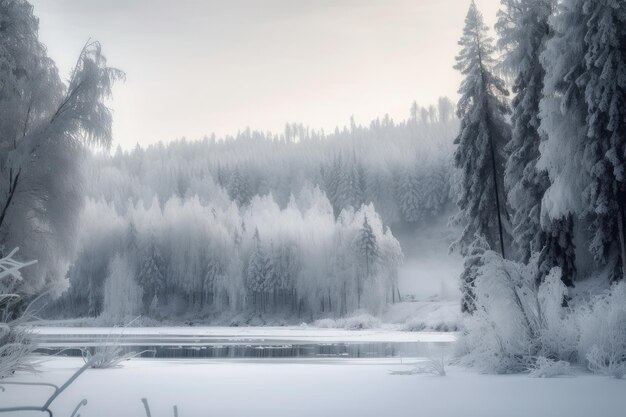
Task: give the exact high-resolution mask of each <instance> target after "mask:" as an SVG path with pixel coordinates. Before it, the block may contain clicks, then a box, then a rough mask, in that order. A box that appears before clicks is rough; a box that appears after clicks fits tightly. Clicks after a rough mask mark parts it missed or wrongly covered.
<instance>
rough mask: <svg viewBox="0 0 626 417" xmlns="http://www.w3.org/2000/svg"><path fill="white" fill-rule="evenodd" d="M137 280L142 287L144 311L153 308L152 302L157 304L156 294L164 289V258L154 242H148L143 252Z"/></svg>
mask: <svg viewBox="0 0 626 417" xmlns="http://www.w3.org/2000/svg"><path fill="white" fill-rule="evenodd" d="M137 281H138V282H139V285H140V286H141V288H142V289H143V305H144V309H145V311H150V310H153V309H152V308H151V306H152V304H155V305H157V304H158V302H157V301H156V300H158V294H159V293H161V292H162V291H163V290H164V289H165V259H164V258H163V255H162V254H161V251H160V250H159V247H158V246H157V245H156V244H155V243H154V242H151V243H150V246H149V247H148V248H147V249H146V251H145V253H144V256H143V260H142V263H141V265H140V267H139V274H138V275H137ZM152 312H153V311H152Z"/></svg>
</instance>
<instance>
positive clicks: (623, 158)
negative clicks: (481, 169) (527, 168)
mask: <svg viewBox="0 0 626 417" xmlns="http://www.w3.org/2000/svg"><path fill="white" fill-rule="evenodd" d="M582 12H583V14H584V17H583V22H584V23H585V27H584V30H585V35H584V45H585V49H584V52H585V55H584V61H583V63H584V69H583V71H582V74H581V75H580V77H579V79H578V80H577V83H578V84H579V85H580V86H584V94H585V95H584V97H585V103H586V105H587V118H586V121H587V126H586V127H587V130H586V133H587V137H586V138H585V141H584V142H583V144H584V151H583V155H584V164H585V166H586V167H587V169H588V171H589V177H590V181H589V184H588V185H587V187H586V189H585V193H584V195H585V198H586V199H588V202H589V203H588V206H587V207H586V214H588V215H589V216H590V217H591V218H592V223H591V230H592V231H593V232H594V233H593V237H592V242H591V250H592V252H593V253H594V255H595V256H596V258H597V259H599V260H602V261H610V260H611V259H612V258H619V259H620V264H621V271H620V272H621V277H622V278H626V49H625V48H626V46H625V45H626V4H625V3H624V2H623V1H616V0H595V1H586V2H584V4H583V8H582ZM581 23H582V22H581Z"/></svg>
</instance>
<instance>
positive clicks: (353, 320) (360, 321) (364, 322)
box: [343, 313, 380, 330]
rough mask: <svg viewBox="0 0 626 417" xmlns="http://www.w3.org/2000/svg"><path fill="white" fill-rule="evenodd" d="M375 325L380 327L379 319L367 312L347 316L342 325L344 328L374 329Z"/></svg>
mask: <svg viewBox="0 0 626 417" xmlns="http://www.w3.org/2000/svg"><path fill="white" fill-rule="evenodd" d="M377 327H380V320H379V319H377V318H376V317H374V316H372V315H371V314H368V313H361V314H357V315H355V316H352V317H348V318H347V319H345V323H344V325H343V328H344V329H346V330H363V329H374V328H377Z"/></svg>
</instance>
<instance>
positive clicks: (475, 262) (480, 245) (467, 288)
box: [461, 236, 491, 313]
mask: <svg viewBox="0 0 626 417" xmlns="http://www.w3.org/2000/svg"><path fill="white" fill-rule="evenodd" d="M489 250H491V248H490V247H489V244H488V243H487V241H486V240H485V238H484V237H482V236H478V237H477V238H476V239H474V241H473V242H472V243H471V244H470V245H469V247H468V248H467V254H466V255H465V259H464V260H463V272H462V273H461V311H463V312H464V313H473V312H474V311H476V305H475V302H474V301H475V296H476V295H475V291H474V282H475V281H476V277H477V276H478V272H479V270H480V268H482V267H483V266H484V265H485V262H484V257H483V255H484V254H485V252H487V251H489Z"/></svg>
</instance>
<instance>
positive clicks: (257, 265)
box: [248, 229, 267, 308]
mask: <svg viewBox="0 0 626 417" xmlns="http://www.w3.org/2000/svg"><path fill="white" fill-rule="evenodd" d="M253 239H254V248H253V250H252V254H251V255H250V259H249V260H248V289H249V291H250V292H251V293H252V302H253V303H254V305H255V306H256V307H257V308H258V305H259V304H260V303H261V297H262V294H263V292H264V289H265V280H266V275H267V257H266V255H265V251H264V250H263V248H262V246H261V238H260V236H259V231H258V229H257V230H255V231H254V238H253Z"/></svg>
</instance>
